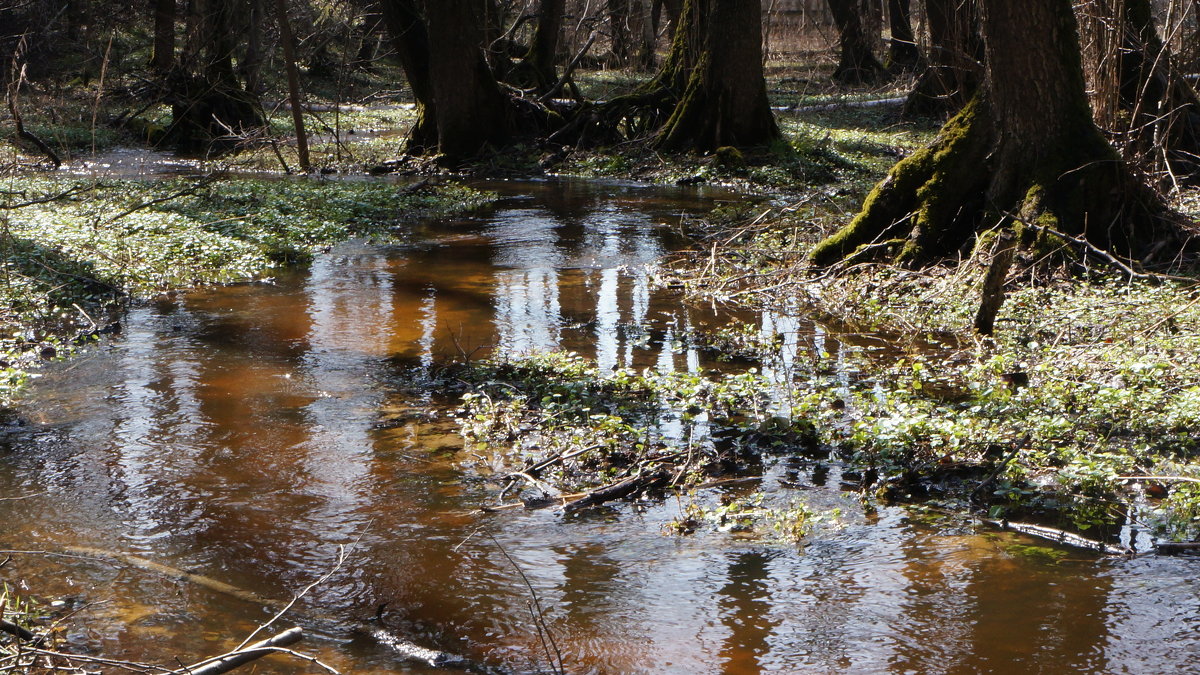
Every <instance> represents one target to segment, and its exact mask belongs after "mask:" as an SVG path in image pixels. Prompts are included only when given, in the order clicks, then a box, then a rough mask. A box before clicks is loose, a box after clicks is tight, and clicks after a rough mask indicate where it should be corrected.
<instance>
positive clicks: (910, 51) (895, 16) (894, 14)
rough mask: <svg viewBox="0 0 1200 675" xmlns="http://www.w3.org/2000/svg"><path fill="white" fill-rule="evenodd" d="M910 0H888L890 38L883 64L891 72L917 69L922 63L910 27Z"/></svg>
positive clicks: (922, 59) (922, 60) (915, 39)
mask: <svg viewBox="0 0 1200 675" xmlns="http://www.w3.org/2000/svg"><path fill="white" fill-rule="evenodd" d="M911 10H912V5H911V0H888V24H889V25H890V27H891V33H892V35H891V39H890V40H889V42H888V54H887V60H886V63H885V65H886V66H887V67H888V69H889V70H891V71H892V72H907V71H911V70H917V69H918V68H920V67H921V65H922V64H923V63H924V58H922V56H921V50H920V49H918V48H917V38H916V36H915V35H914V34H913V29H912V11H911Z"/></svg>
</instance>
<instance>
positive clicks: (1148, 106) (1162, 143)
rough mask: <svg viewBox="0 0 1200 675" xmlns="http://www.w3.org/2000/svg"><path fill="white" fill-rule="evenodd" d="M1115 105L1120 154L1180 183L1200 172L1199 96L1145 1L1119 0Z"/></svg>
mask: <svg viewBox="0 0 1200 675" xmlns="http://www.w3.org/2000/svg"><path fill="white" fill-rule="evenodd" d="M1122 4H1123V7H1122V9H1123V12H1122V17H1121V19H1122V20H1121V26H1122V36H1121V48H1120V54H1119V69H1120V91H1119V92H1118V96H1119V100H1118V104H1117V108H1118V109H1119V110H1121V111H1123V112H1124V113H1126V114H1125V115H1124V117H1125V118H1126V119H1127V120H1128V121H1127V123H1126V124H1127V127H1126V128H1125V129H1118V130H1114V131H1119V132H1122V135H1123V139H1122V140H1123V142H1124V150H1125V157H1126V159H1129V160H1130V161H1134V162H1137V163H1138V164H1139V165H1140V166H1142V167H1143V168H1145V169H1147V170H1148V171H1150V172H1152V173H1158V174H1162V173H1164V172H1168V173H1169V174H1170V175H1171V176H1173V177H1174V178H1175V179H1176V180H1178V181H1180V182H1194V181H1195V180H1196V178H1197V177H1198V176H1197V174H1198V173H1200V162H1198V160H1200V100H1198V99H1197V96H1196V92H1195V90H1194V89H1192V86H1191V85H1190V84H1189V83H1188V82H1187V81H1186V80H1185V79H1183V77H1182V75H1181V73H1180V72H1179V71H1178V69H1177V68H1176V67H1175V59H1174V56H1173V55H1172V54H1171V53H1170V50H1169V49H1168V48H1167V46H1166V45H1165V44H1164V43H1163V41H1162V39H1161V38H1160V37H1159V34H1158V29H1157V28H1156V26H1155V24H1154V14H1153V11H1152V7H1151V4H1150V0H1124V2H1123V3H1122Z"/></svg>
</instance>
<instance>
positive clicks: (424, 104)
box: [378, 0, 438, 155]
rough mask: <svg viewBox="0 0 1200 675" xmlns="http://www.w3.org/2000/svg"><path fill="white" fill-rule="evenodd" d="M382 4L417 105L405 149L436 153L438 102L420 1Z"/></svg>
mask: <svg viewBox="0 0 1200 675" xmlns="http://www.w3.org/2000/svg"><path fill="white" fill-rule="evenodd" d="M378 7H379V11H380V14H381V15H382V16H383V21H384V24H386V25H387V29H388V34H389V35H390V36H391V39H392V46H393V47H394V48H395V50H396V57H397V60H399V61H400V67H401V68H403V69H404V75H405V77H406V78H407V79H408V86H409V87H410V88H411V89H412V92H413V99H415V101H416V104H417V121H416V122H414V123H413V127H412V129H411V130H409V132H408V142H407V144H406V146H405V151H406V152H409V153H411V154H414V155H421V154H425V153H426V152H436V150H437V142H438V141H437V138H438V132H437V104H436V102H435V101H434V98H433V80H432V76H431V75H430V70H429V59H430V47H429V32H428V31H427V30H426V29H425V21H424V19H423V18H422V17H421V12H420V10H419V8H418V6H417V3H416V0H380V2H379V5H378Z"/></svg>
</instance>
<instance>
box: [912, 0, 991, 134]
mask: <svg viewBox="0 0 1200 675" xmlns="http://www.w3.org/2000/svg"><path fill="white" fill-rule="evenodd" d="M975 3H976V0H925V12H926V16H927V19H928V22H929V42H930V47H929V65H928V66H927V67H926V68H925V70H924V71H922V73H921V77H920V78H919V79H918V80H917V84H916V86H914V87H913V90H912V91H911V92H910V93H909V95H908V100H906V101H905V102H904V113H903V114H904V116H905V117H912V116H917V115H925V116H931V117H938V116H942V117H946V116H949V115H953V114H954V113H956V112H958V111H959V110H962V108H963V106H965V105H966V104H967V101H970V100H971V97H973V96H974V95H975V91H976V89H978V87H979V83H980V81H982V79H983V58H984V57H983V41H982V40H981V39H980V38H979V34H978V32H977V31H976V28H975V27H976V25H978V12H977V11H976V8H975Z"/></svg>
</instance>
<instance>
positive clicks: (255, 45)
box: [238, 0, 266, 96]
mask: <svg viewBox="0 0 1200 675" xmlns="http://www.w3.org/2000/svg"><path fill="white" fill-rule="evenodd" d="M263 2H264V0H249V2H248V3H247V15H248V16H247V21H246V49H245V51H244V52H243V56H242V59H241V60H240V61H239V62H238V70H239V71H240V72H241V75H242V82H245V83H246V91H249V92H251V93H253V94H255V95H256V96H259V95H262V93H263V92H264V91H266V85H264V84H263V81H262V77H261V76H262V65H263V56H264V55H263V21H264V17H265V14H266V12H265V11H264V8H263Z"/></svg>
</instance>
